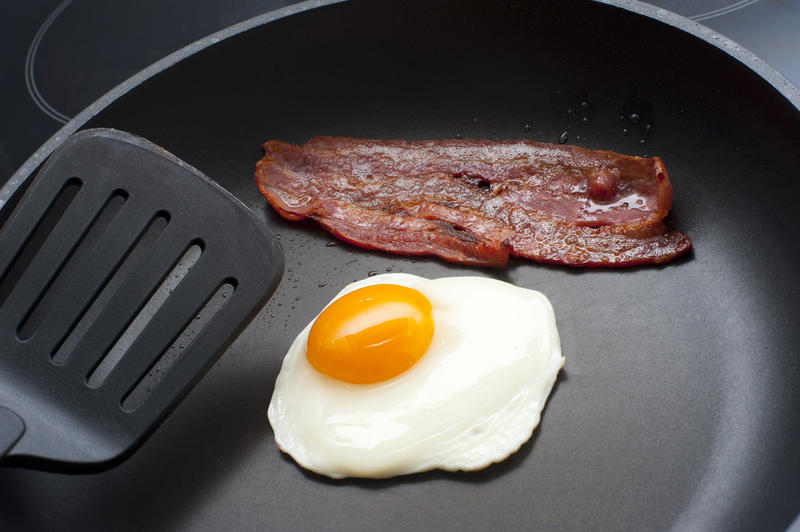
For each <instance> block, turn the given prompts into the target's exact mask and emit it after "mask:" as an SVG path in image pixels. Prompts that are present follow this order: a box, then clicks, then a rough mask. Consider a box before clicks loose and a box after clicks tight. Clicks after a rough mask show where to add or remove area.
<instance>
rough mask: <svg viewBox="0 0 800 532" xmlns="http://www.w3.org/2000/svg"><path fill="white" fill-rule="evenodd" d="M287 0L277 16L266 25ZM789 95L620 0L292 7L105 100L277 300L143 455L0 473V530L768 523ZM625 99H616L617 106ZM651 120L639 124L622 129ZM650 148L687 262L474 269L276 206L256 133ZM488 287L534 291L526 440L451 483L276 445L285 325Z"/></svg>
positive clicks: (791, 111) (782, 466)
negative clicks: (331, 232) (398, 292)
mask: <svg viewBox="0 0 800 532" xmlns="http://www.w3.org/2000/svg"><path fill="white" fill-rule="evenodd" d="M288 15H291V16H288ZM798 108H800V96H799V93H798V91H797V89H796V88H794V87H792V86H791V85H790V84H788V82H786V81H785V80H784V79H783V78H781V76H780V75H778V74H777V73H776V72H774V71H773V70H771V69H770V68H769V67H767V66H765V65H763V64H761V63H760V62H757V60H756V59H755V58H754V57H753V56H752V55H751V54H749V53H748V52H747V51H745V50H742V49H740V48H738V47H737V46H736V45H735V44H734V43H732V42H730V41H728V40H726V39H724V38H722V37H719V36H717V35H714V34H712V33H711V32H709V31H708V30H706V29H704V28H702V27H701V26H699V25H696V24H693V23H690V22H688V21H687V20H685V19H682V18H680V17H677V16H675V15H672V14H670V13H667V12H665V11H661V10H658V9H655V8H651V7H648V6H645V5H640V4H635V3H630V2H624V1H612V2H590V1H580V0H571V1H563V2H553V3H535V2H526V1H521V0H511V1H505V2H498V1H494V0H440V1H436V2H429V1H427V0H392V1H351V2H345V3H336V2H311V3H305V4H300V5H297V6H293V7H291V8H287V9H285V10H281V11H278V12H273V13H270V14H267V15H265V16H263V17H260V18H257V19H253V20H251V21H248V22H246V23H243V24H241V25H238V26H234V27H232V28H229V29H228V30H225V31H223V32H221V33H219V34H215V35H213V36H211V37H209V38H208V39H205V40H203V41H200V42H199V43H196V44H195V45H192V46H190V47H188V48H187V49H184V50H182V51H181V52H178V53H177V54H175V55H173V56H170V57H168V58H166V59H165V60H163V61H161V62H160V63H157V64H156V65H154V66H152V67H150V68H149V69H147V70H146V71H144V72H142V73H140V74H139V75H137V76H136V77H134V78H133V79H131V80H129V81H128V82H126V83H125V84H123V85H121V86H120V87H118V88H116V89H115V90H114V91H112V92H111V93H109V94H108V95H106V96H105V97H103V98H102V99H101V100H99V101H98V102H96V103H95V104H93V105H92V106H91V107H90V108H88V109H87V110H85V111H84V112H83V113H82V114H81V115H79V116H78V117H77V118H76V119H75V120H73V121H72V122H71V123H70V124H68V125H67V126H66V127H65V128H64V129H63V130H62V131H61V132H59V134H58V135H56V136H55V137H54V138H53V139H51V140H50V141H48V143H47V144H45V146H43V147H42V148H41V149H40V150H39V151H38V152H37V153H36V154H35V155H34V156H33V157H32V158H31V159H30V160H29V161H28V162H27V163H26V164H25V165H24V166H23V167H22V168H21V169H20V171H19V172H18V173H17V174H15V176H14V177H13V178H12V180H11V182H10V183H9V184H8V185H7V186H6V187H5V188H4V189H3V192H2V194H0V201H4V200H5V199H6V198H11V201H13V199H14V197H15V194H16V193H17V192H18V191H19V190H20V189H22V188H24V184H25V182H26V181H25V179H26V177H27V176H28V175H29V174H30V173H31V172H33V171H34V170H35V168H36V167H37V165H38V164H40V163H41V161H42V160H43V159H44V158H45V157H46V156H47V154H48V153H49V152H50V151H51V150H52V149H53V147H54V146H56V145H58V144H59V143H60V142H62V141H63V139H64V137H65V136H66V135H68V134H69V133H71V132H72V131H74V130H76V129H78V128H88V127H99V126H102V127H114V128H117V129H123V130H127V131H130V132H133V133H135V134H138V135H142V136H144V137H146V138H148V139H150V140H151V141H153V142H155V143H157V144H159V145H161V146H163V147H165V148H166V149H168V150H169V151H171V152H173V153H174V154H176V155H177V156H179V157H180V158H182V159H183V160H185V161H187V162H189V163H190V164H192V165H193V166H195V167H197V168H198V169H200V170H201V171H203V172H204V173H206V174H207V175H209V176H211V177H212V178H213V179H215V180H217V181H218V182H219V183H220V184H222V185H223V186H224V187H225V188H227V189H228V190H229V191H231V192H232V193H233V194H234V195H236V196H238V197H239V198H240V199H241V200H242V201H244V202H245V203H246V204H247V205H249V206H251V207H252V208H253V209H256V210H257V211H258V212H259V213H260V214H261V215H262V216H263V217H264V218H265V219H266V221H267V222H268V224H269V225H270V227H271V229H272V230H273V231H274V232H275V233H276V234H277V235H278V236H279V237H280V238H281V242H282V245H283V247H284V251H285V255H286V266H287V270H286V273H285V275H284V280H283V282H282V284H281V285H280V286H279V288H278V291H277V292H276V295H275V296H274V297H273V298H272V299H271V300H270V302H269V303H268V304H267V305H266V307H265V308H264V309H263V310H262V312H261V313H260V314H259V315H258V316H257V317H256V318H255V319H254V321H253V322H252V323H251V325H250V326H249V327H248V329H246V330H245V332H244V333H243V334H242V335H241V336H240V337H239V338H238V340H237V341H235V342H234V344H233V345H232V346H231V347H230V348H229V350H228V351H227V352H226V353H225V354H224V355H223V356H222V358H221V359H220V360H219V362H218V363H217V365H216V366H215V367H214V368H213V369H212V370H211V371H210V372H209V374H208V375H207V376H206V378H205V379H204V380H203V381H202V382H201V383H200V384H199V385H198V386H197V387H196V388H195V389H194V390H193V392H192V393H191V394H190V395H189V396H188V397H187V399H186V400H185V401H184V402H183V403H182V404H181V406H180V407H179V408H178V409H177V410H176V411H175V413H174V414H173V416H171V417H170V418H169V419H168V420H167V421H166V422H165V423H164V424H163V425H162V427H161V428H160V429H159V430H158V431H157V432H156V433H155V434H154V435H153V436H152V437H151V438H150V440H148V441H147V442H146V443H145V444H144V446H143V447H142V448H141V449H140V450H139V451H138V452H137V453H136V454H135V455H134V456H133V457H132V458H131V459H129V460H128V461H127V462H125V463H124V464H122V465H121V466H119V467H117V468H115V469H112V470H110V471H108V472H105V473H101V474H95V475H86V476H66V475H59V474H52V473H43V472H36V471H25V470H15V469H4V470H2V471H0V499H1V500H3V505H2V509H1V510H0V521H2V522H4V523H9V524H10V526H11V527H12V528H13V527H19V528H78V527H89V528H102V529H142V528H145V529H147V528H158V529H181V528H191V529H213V530H218V529H230V528H237V529H265V528H271V529H280V530H291V529H322V528H324V529H332V530H351V529H353V528H356V529H375V528H378V527H381V528H383V527H389V528H398V529H420V528H422V529H440V528H446V529H452V528H456V527H458V528H461V529H475V530H486V529H494V528H497V529H528V528H534V529H604V530H605V529H609V530H614V529H657V528H658V529H663V528H675V529H689V530H698V529H713V530H747V529H754V528H758V529H759V530H781V529H784V528H786V527H787V526H788V525H789V524H790V523H791V522H792V520H793V519H794V518H795V516H796V515H797V512H798V510H800V453H798V452H797V450H798V449H800V416H798V414H797V413H798V411H800V355H798V352H799V350H798V347H799V346H800V332H799V331H798V328H797V327H796V321H797V309H798V303H799V302H800V297H799V296H800V288H798V283H797V282H796V280H795V270H796V264H797V262H798V259H800V253H798V249H797V242H798V236H800V235H798V228H797V225H796V223H795V216H794V212H795V207H796V203H797V199H796V198H797V197H800V180H798V179H797V173H798V169H800V150H798V149H797V147H796V142H797V139H798V138H800V112H799V111H798ZM632 115H637V116H636V117H633V116H632ZM648 126H649V127H648ZM564 132H566V133H567V136H568V137H569V142H574V143H578V144H580V145H583V146H588V147H592V148H603V149H611V150H615V151H619V152H623V153H629V154H632V155H645V154H648V155H655V154H657V155H660V156H661V157H662V158H663V159H664V161H665V163H666V165H667V168H668V169H669V172H670V177H671V180H672V182H673V185H674V188H675V202H674V207H673V209H672V212H671V215H670V221H671V223H672V224H674V227H675V228H677V229H680V230H683V231H685V232H687V233H688V234H689V235H690V236H691V237H692V239H693V242H694V246H695V247H694V252H693V253H692V254H691V255H690V256H688V257H684V258H682V259H679V260H677V261H674V262H672V263H670V264H667V265H664V266H659V267H647V268H638V269H629V270H624V271H608V270H591V271H587V270H576V269H570V268H565V267H557V266H544V265H539V264H535V263H530V262H526V261H522V260H519V261H514V262H512V264H511V265H510V266H509V268H508V269H507V270H504V271H487V270H481V269H475V268H469V267H464V266H458V265H453V264H448V263H444V262H442V261H439V260H435V259H428V260H420V259H415V260H412V259H411V258H406V257H399V256H394V255H389V254H385V253H378V252H367V251H363V250H360V249H357V248H353V247H350V246H347V245H345V244H337V245H329V243H330V242H331V238H330V237H329V236H328V235H327V234H326V233H325V232H324V231H322V230H321V229H319V228H318V227H316V226H314V225H313V224H310V223H299V224H298V223H289V222H286V221H283V220H281V219H280V218H279V217H278V216H276V215H275V214H274V213H273V212H272V211H271V210H270V208H268V207H267V206H266V205H265V202H264V200H263V199H262V198H261V197H260V196H259V194H258V192H257V190H256V189H255V186H254V185H253V183H252V174H253V165H254V163H255V161H256V160H257V159H258V158H259V156H260V151H259V145H260V144H261V143H262V142H263V141H265V140H267V139H273V138H274V139H282V140H285V141H289V142H294V143H300V142H303V141H305V140H306V139H307V138H308V137H310V136H312V135H315V134H327V135H349V136H358V137H375V138H409V139H424V138H444V137H454V136H464V137H471V138H490V139H492V138H495V139H504V138H531V139H535V140H542V141H549V142H556V141H558V139H559V137H561V136H562V134H563V133H564ZM386 270H391V271H404V272H409V273H415V274H419V275H423V276H427V277H440V276H445V275H482V276H493V277H497V278H500V279H503V280H505V281H508V282H512V283H514V284H517V285H520V286H525V287H530V288H536V289H538V290H541V291H543V292H544V293H545V294H547V295H548V296H549V297H550V299H551V301H552V302H553V305H554V307H555V310H556V316H557V320H558V324H559V330H560V333H561V338H562V347H563V351H564V354H565V355H566V357H567V363H566V367H565V370H564V372H563V374H562V376H561V378H560V379H559V381H558V383H557V385H556V388H555V390H554V392H553V394H552V396H551V398H550V400H549V402H548V405H547V407H546V409H545V411H544V416H543V420H542V423H541V425H540V426H539V428H538V429H537V430H536V432H535V433H534V437H533V438H532V440H531V441H530V442H529V443H527V444H526V445H525V446H523V447H522V449H521V450H520V451H519V452H518V453H517V454H515V455H513V456H512V457H511V458H509V459H508V460H506V461H505V462H503V463H501V464H497V465H494V466H492V467H490V468H488V469H486V470H484V471H480V472H475V473H462V474H455V473H443V472H429V473H424V474H419V475H412V476H409V477H401V478H396V479H388V480H379V481H370V480H345V481H331V480H327V479H325V478H322V477H319V476H316V475H314V474H311V473H307V472H304V471H303V470H301V469H299V468H298V467H296V466H295V465H294V463H293V462H292V461H291V460H290V459H288V458H286V457H284V456H282V455H281V454H280V453H279V452H278V451H277V449H276V448H275V447H274V445H273V442H272V434H271V431H270V429H269V427H268V425H267V423H266V405H267V402H268V400H269V397H270V395H271V392H272V386H273V382H274V379H275V376H276V375H277V372H278V369H279V366H280V362H281V358H282V356H283V354H284V353H285V350H286V348H287V347H288V345H289V343H290V342H291V340H292V339H293V338H294V336H295V335H296V334H297V333H298V332H299V331H300V330H301V329H302V327H303V326H305V324H306V323H307V322H308V321H309V320H310V319H311V318H312V317H313V316H314V315H315V314H316V312H317V311H318V310H319V309H320V308H321V307H322V306H323V305H324V304H325V303H326V302H327V301H328V300H329V299H330V297H332V296H333V295H334V294H335V293H336V292H337V291H338V290H339V289H340V288H341V287H342V285H344V284H345V283H347V282H350V281H353V280H355V279H359V278H363V277H366V276H367V275H369V273H370V272H383V271H386Z"/></svg>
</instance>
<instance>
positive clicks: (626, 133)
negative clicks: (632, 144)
mask: <svg viewBox="0 0 800 532" xmlns="http://www.w3.org/2000/svg"><path fill="white" fill-rule="evenodd" d="M622 134H623V135H626V136H627V135H628V128H626V127H624V128H622Z"/></svg>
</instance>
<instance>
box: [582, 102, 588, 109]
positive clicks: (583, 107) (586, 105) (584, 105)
mask: <svg viewBox="0 0 800 532" xmlns="http://www.w3.org/2000/svg"><path fill="white" fill-rule="evenodd" d="M588 108H589V102H581V109H583V110H584V111H585V110H586V109H588Z"/></svg>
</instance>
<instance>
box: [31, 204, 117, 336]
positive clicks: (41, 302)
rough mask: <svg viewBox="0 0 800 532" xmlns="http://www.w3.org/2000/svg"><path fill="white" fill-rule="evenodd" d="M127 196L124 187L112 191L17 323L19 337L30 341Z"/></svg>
mask: <svg viewBox="0 0 800 532" xmlns="http://www.w3.org/2000/svg"><path fill="white" fill-rule="evenodd" d="M127 200H128V193H127V192H126V191H124V190H115V191H114V192H113V193H112V194H111V196H110V197H109V198H108V200H107V201H106V203H105V204H104V205H103V207H102V208H101V209H100V211H99V212H98V213H97V216H95V218H94V220H92V222H91V224H90V225H89V226H88V227H87V228H86V230H85V231H84V233H83V234H82V235H81V237H80V239H79V240H78V241H77V243H76V244H75V247H74V248H73V249H72V250H71V251H70V252H69V254H68V255H67V257H66V258H65V259H64V262H62V264H61V265H60V266H59V268H58V270H57V271H56V273H55V274H54V275H53V277H52V278H51V279H50V281H49V282H48V283H47V286H46V287H45V288H44V290H43V291H42V292H41V294H39V296H38V298H37V299H36V302H35V303H34V304H33V306H32V307H31V308H30V310H28V312H27V313H26V314H25V317H24V318H23V319H22V321H21V322H20V323H19V325H18V326H17V331H16V334H17V337H18V338H19V339H20V340H22V341H27V340H29V339H30V338H31V337H32V336H33V334H34V333H35V332H36V329H38V328H39V325H41V323H42V322H43V321H44V319H45V318H46V317H47V314H48V313H49V312H50V309H52V308H53V305H54V304H55V303H56V302H57V301H58V299H59V297H60V296H61V294H62V293H63V292H64V289H65V288H66V287H67V285H68V284H69V283H70V281H71V279H72V278H73V277H74V276H75V274H76V273H77V272H78V271H79V270H80V268H81V267H83V265H84V264H85V262H86V260H87V259H88V257H89V256H90V255H91V253H92V250H94V248H95V246H96V245H97V243H98V242H99V240H100V239H101V238H102V236H103V235H104V234H105V232H106V230H107V229H108V227H109V226H110V225H111V223H112V222H113V221H114V219H115V218H116V217H117V215H118V214H119V213H120V211H121V210H122V208H123V207H124V205H125V202H126V201H127Z"/></svg>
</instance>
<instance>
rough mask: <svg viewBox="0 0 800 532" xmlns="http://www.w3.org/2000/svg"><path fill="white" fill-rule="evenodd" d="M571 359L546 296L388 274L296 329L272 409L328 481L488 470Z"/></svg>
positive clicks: (288, 448) (304, 459)
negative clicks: (563, 349)
mask: <svg viewBox="0 0 800 532" xmlns="http://www.w3.org/2000/svg"><path fill="white" fill-rule="evenodd" d="M563 364H564V358H563V357H562V356H561V346H560V341H559V337H558V330H557V329H556V321H555V316H554V314H553V308H552V306H551V305H550V302H549V301H548V299H547V297H546V296H544V295H543V294H541V293H540V292H537V291H534V290H529V289H525V288H520V287H516V286H514V285H511V284H509V283H505V282H502V281H498V280H494V279H487V278H482V277H447V278H441V279H433V280H429V279H425V278H422V277H418V276H415V275H409V274H401V273H393V274H385V275H378V276H374V277H370V278H367V279H364V280H362V281H358V282H355V283H352V284H350V285H348V286H346V287H345V288H344V289H343V290H342V291H341V292H340V293H339V294H338V295H337V296H336V297H335V298H334V299H333V300H332V301H331V303H329V304H328V306H327V307H326V308H325V309H324V310H323V311H322V312H321V313H320V314H319V315H318V316H317V318H315V320H314V321H312V322H311V323H310V324H308V326H307V327H306V328H305V329H303V331H302V332H301V333H300V334H299V335H298V336H297V338H296V339H295V340H294V342H293V343H292V345H291V347H290V348H289V351H288V353H287V355H286V357H285V358H284V361H283V365H282V367H281V371H280V373H279V375H278V378H277V381H276V383H275V390H274V392H273V395H272V400H271V401H270V404H269V409H268V417H269V422H270V424H271V425H272V429H273V432H274V434H275V441H276V443H277V445H278V447H279V448H280V449H281V450H282V451H283V452H285V453H288V454H289V455H290V456H291V457H292V458H293V459H294V460H295V461H296V462H297V463H298V464H299V465H300V466H302V467H304V468H306V469H309V470H311V471H314V472H316V473H319V474H321V475H325V476H328V477H332V478H343V477H372V478H385V477H392V476H396V475H404V474H410V473H417V472H421V471H427V470H431V469H444V470H448V471H457V470H477V469H482V468H485V467H487V466H488V465H490V464H491V463H493V462H498V461H501V460H504V459H505V458H507V457H508V456H509V455H511V454H513V453H514V452H516V451H517V450H518V449H519V448H520V446H522V444H524V443H525V442H526V441H528V439H530V437H531V434H532V433H533V430H534V429H535V428H536V426H537V425H538V424H539V419H540V415H541V411H542V409H543V408H544V405H545V401H546V400H547V396H548V395H549V394H550V391H551V389H552V387H553V384H554V383H555V380H556V377H557V375H558V372H559V370H560V369H561V367H562V366H563Z"/></svg>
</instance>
